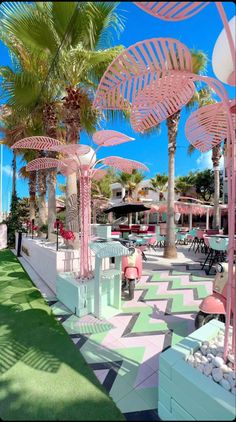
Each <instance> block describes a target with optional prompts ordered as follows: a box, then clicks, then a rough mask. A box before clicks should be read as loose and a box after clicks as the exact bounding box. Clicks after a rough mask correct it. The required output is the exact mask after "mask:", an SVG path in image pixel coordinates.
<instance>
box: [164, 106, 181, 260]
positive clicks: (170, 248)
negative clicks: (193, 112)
mask: <svg viewBox="0 0 236 422" xmlns="http://www.w3.org/2000/svg"><path fill="white" fill-rule="evenodd" d="M179 119H180V111H177V112H176V113H174V114H173V115H172V116H170V117H168V119H167V127H168V157H169V162H168V193H167V233H166V245H165V249H164V257H165V258H176V257H177V251H176V246H175V210H174V200H175V151H176V137H177V133H178V126H179Z"/></svg>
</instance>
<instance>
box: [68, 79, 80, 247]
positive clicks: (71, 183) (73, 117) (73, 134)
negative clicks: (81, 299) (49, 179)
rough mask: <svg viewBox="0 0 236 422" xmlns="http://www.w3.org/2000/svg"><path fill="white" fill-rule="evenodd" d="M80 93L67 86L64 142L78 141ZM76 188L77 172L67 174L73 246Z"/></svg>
mask: <svg viewBox="0 0 236 422" xmlns="http://www.w3.org/2000/svg"><path fill="white" fill-rule="evenodd" d="M81 102H82V94H81V92H80V90H79V89H77V88H72V87H69V88H67V96H66V97H65V99H64V123H65V126H66V142H67V143H68V144H76V143H77V142H79V141H80V132H81V119H80V110H81ZM77 197H78V189H77V174H76V173H73V174H71V175H69V176H67V180H66V228H67V230H72V231H73V232H74V234H75V242H74V247H75V248H77V247H78V242H79V213H78V200H77Z"/></svg>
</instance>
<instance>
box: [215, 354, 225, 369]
mask: <svg viewBox="0 0 236 422" xmlns="http://www.w3.org/2000/svg"><path fill="white" fill-rule="evenodd" d="M212 363H213V365H214V366H216V367H217V368H221V367H222V365H224V359H222V358H221V357H219V356H216V357H215V358H214V359H213V360H212Z"/></svg>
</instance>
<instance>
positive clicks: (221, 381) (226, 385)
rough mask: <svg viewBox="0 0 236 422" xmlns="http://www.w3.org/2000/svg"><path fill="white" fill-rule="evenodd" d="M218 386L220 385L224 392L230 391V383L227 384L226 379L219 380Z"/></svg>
mask: <svg viewBox="0 0 236 422" xmlns="http://www.w3.org/2000/svg"><path fill="white" fill-rule="evenodd" d="M220 385H222V387H223V388H224V389H225V390H228V391H229V390H230V387H231V386H230V383H229V381H227V380H226V379H224V378H222V380H220Z"/></svg>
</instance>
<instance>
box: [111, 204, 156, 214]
mask: <svg viewBox="0 0 236 422" xmlns="http://www.w3.org/2000/svg"><path fill="white" fill-rule="evenodd" d="M149 210H150V207H148V206H146V205H144V204H142V203H140V202H123V203H121V204H119V205H114V206H112V207H110V208H107V209H105V210H103V212H104V213H106V214H108V213H109V212H114V213H116V214H117V215H127V214H131V213H133V212H141V211H149Z"/></svg>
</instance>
